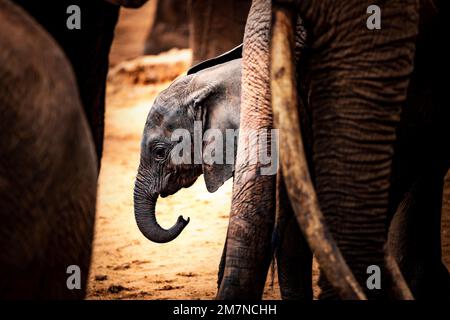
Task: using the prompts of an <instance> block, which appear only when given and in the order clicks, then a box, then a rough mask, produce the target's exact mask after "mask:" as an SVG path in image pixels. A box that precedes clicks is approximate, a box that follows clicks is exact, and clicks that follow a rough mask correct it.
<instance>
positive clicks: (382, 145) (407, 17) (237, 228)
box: [218, 0, 445, 299]
mask: <svg viewBox="0 0 450 320" xmlns="http://www.w3.org/2000/svg"><path fill="white" fill-rule="evenodd" d="M291 3H292V2H291ZM370 5H372V3H371V2H370V1H347V2H346V3H345V4H343V3H339V4H338V3H336V2H334V1H309V2H305V1H298V2H295V8H296V10H297V12H298V14H299V16H300V17H302V19H303V20H304V24H305V27H306V30H307V33H308V42H307V47H308V50H305V51H304V52H303V53H302V57H301V59H300V62H299V64H298V68H300V70H301V74H300V75H301V77H300V80H299V84H300V87H301V88H302V89H305V92H306V94H305V92H303V91H302V90H299V91H298V92H297V93H300V94H299V97H300V99H299V102H300V105H301V106H303V109H302V110H300V113H302V112H304V113H306V115H308V116H309V117H308V118H309V119H311V122H310V125H309V127H308V124H307V125H306V127H305V126H303V129H302V130H303V131H306V132H310V137H311V144H312V150H311V154H310V155H307V157H306V158H308V157H311V159H312V162H311V164H310V169H311V176H312V179H313V182H314V186H315V189H316V191H317V202H316V198H315V195H314V194H312V193H305V191H312V190H311V189H310V188H309V190H307V189H308V188H306V189H305V188H302V187H301V186H302V185H304V181H306V180H307V178H306V180H304V179H305V177H307V176H308V175H303V176H301V177H303V179H300V178H301V177H300V176H299V175H295V173H297V174H298V173H301V172H303V173H304V171H302V170H294V171H292V168H295V167H296V164H295V161H292V159H296V160H297V159H299V158H298V157H297V156H298V155H297V154H295V155H294V154H293V153H292V152H293V149H289V148H287V146H289V144H287V143H286V141H287V139H288V138H289V136H288V135H291V136H299V135H300V132H299V131H298V130H294V129H295V127H298V123H297V124H296V125H295V126H294V127H285V126H282V130H281V133H280V134H281V136H282V137H281V139H282V140H283V141H284V142H283V144H281V149H280V157H281V160H282V161H281V162H282V164H283V166H282V167H283V172H285V173H284V178H285V180H286V186H287V191H288V194H289V197H290V200H291V202H292V206H293V209H294V211H295V212H296V214H298V213H302V212H303V213H305V212H306V213H307V216H306V218H305V220H303V223H305V222H306V223H308V222H309V223H310V224H309V226H311V229H308V228H306V230H305V229H303V231H304V232H306V233H307V234H308V233H309V235H310V236H311V238H310V239H309V240H310V243H309V244H310V245H311V246H312V247H313V248H314V249H315V254H316V256H318V257H321V256H322V257H324V259H323V260H322V261H320V262H321V267H322V269H323V270H324V271H325V274H326V275H327V279H326V278H325V277H324V276H323V275H322V277H321V287H322V297H323V298H334V297H336V296H337V295H338V294H339V295H340V296H341V297H344V298H360V299H361V298H364V296H367V297H369V298H384V297H385V296H386V291H385V290H383V289H381V290H368V288H367V287H366V279H367V277H368V275H367V273H366V270H367V268H368V267H369V266H371V265H376V266H379V267H380V268H382V269H384V268H383V266H384V262H385V259H384V255H385V252H384V250H383V247H384V245H385V242H386V236H387V231H388V223H387V221H389V218H390V216H391V215H392V214H393V212H395V210H396V208H397V207H398V203H399V202H400V199H401V196H398V195H397V197H395V196H394V193H395V191H396V190H400V188H399V189H397V187H396V186H397V184H396V182H392V181H391V178H392V179H395V177H396V173H395V172H393V169H392V168H394V170H395V164H394V166H393V158H394V150H395V149H396V130H397V128H398V124H399V123H400V120H401V117H400V111H401V108H402V106H405V101H406V97H407V94H408V86H409V82H410V78H411V77H410V76H411V73H412V71H413V63H414V57H415V49H416V37H417V35H418V33H419V17H420V19H421V22H422V23H424V25H425V26H424V27H423V28H426V27H427V25H428V26H429V23H430V21H429V20H427V19H426V18H425V17H426V15H427V14H426V13H423V11H421V14H420V15H419V3H418V1H413V0H411V1H390V2H386V3H383V4H382V5H380V7H381V12H382V27H381V29H380V30H369V29H368V28H367V27H366V20H367V18H368V15H367V14H366V10H367V8H368V7H369V6H370ZM423 8H425V9H426V6H424V7H423ZM437 8H439V5H438V6H437ZM290 9H291V10H293V9H294V8H293V7H291V8H290ZM288 11H289V10H288ZM430 13H431V14H432V15H434V19H438V18H437V17H436V13H435V12H434V13H433V11H430ZM271 18H272V15H271V5H270V1H264V0H255V1H253V4H252V8H251V10H250V14H249V18H248V21H247V26H246V32H245V38H244V53H243V70H242V74H243V78H242V79H243V81H242V106H241V129H242V128H243V127H247V128H253V129H255V128H256V129H258V128H273V115H272V109H271V95H270V90H269V87H268V83H269V79H270V74H269V41H270V34H271V30H270V25H271ZM422 31H423V29H421V32H422ZM421 34H423V33H421ZM418 43H420V42H418ZM418 43H417V45H418ZM424 50H425V49H424ZM419 52H420V51H419ZM422 52H424V51H422ZM423 62H424V61H422V63H423ZM280 70H281V71H280V73H278V74H275V77H283V75H284V73H285V72H286V70H285V69H283V70H282V69H280ZM423 81H424V80H423ZM431 86H433V88H434V89H435V90H436V94H437V97H440V95H441V96H443V91H440V90H439V88H441V86H442V85H440V84H438V83H435V84H431ZM433 96H436V95H433ZM272 98H273V97H272ZM438 99H439V101H445V100H442V99H440V98H438ZM305 101H306V103H305ZM295 112H297V111H295ZM280 121H281V120H280ZM294 124H295V122H294ZM280 125H282V123H281V124H280ZM297 129H298V128H297ZM283 135H284V138H283ZM442 137H444V135H443V136H442ZM291 141H292V140H291ZM295 142H296V143H300V142H301V140H300V141H299V140H298V139H297V140H296V141H295ZM240 146H241V144H240V143H239V146H238V158H237V163H236V173H235V181H234V188H233V202H232V210H231V217H230V226H229V230H228V238H227V239H228V240H227V241H228V248H227V253H226V262H225V272H224V277H223V279H222V283H221V286H220V289H219V292H218V298H220V299H232V298H241V299H242V298H260V297H261V294H262V289H263V285H264V280H265V277H266V272H267V267H268V261H269V260H270V259H269V254H270V234H271V230H272V228H273V221H274V213H273V211H274V210H273V207H274V197H273V193H270V192H262V190H265V191H267V190H270V189H273V188H274V184H275V180H274V178H273V177H267V176H262V175H260V174H259V172H260V166H258V165H253V166H251V165H249V164H248V162H246V161H245V159H244V158H240V157H239V154H240V152H242V151H244V150H241V149H240V148H241V147H240ZM286 148H287V149H286ZM283 159H285V160H284V161H283ZM297 168H298V167H297ZM300 169H304V166H303V167H302V168H300ZM293 173H294V174H293ZM439 174H440V173H439ZM405 184H406V183H405ZM406 185H407V184H406ZM393 188H394V189H393ZM406 188H407V187H406ZM399 194H401V191H399ZM248 199H252V201H251V202H250V201H248ZM318 210H321V211H322V212H323V214H324V217H325V221H326V225H328V226H329V227H330V230H331V234H332V236H333V238H334V239H335V240H336V243H337V247H338V248H339V249H340V252H341V253H342V256H343V258H344V259H345V261H346V262H347V263H348V266H349V267H350V269H351V271H352V273H353V275H354V276H355V280H356V282H355V281H352V276H351V274H349V273H348V272H347V271H348V269H346V266H345V264H344V263H343V261H340V262H342V263H336V262H335V263H330V262H331V261H332V259H329V258H330V253H331V256H332V257H331V258H335V259H337V260H335V261H338V260H339V252H337V251H336V250H334V249H336V247H334V245H333V243H332V242H330V241H329V240H330V238H329V237H328V236H327V235H326V233H325V237H322V238H320V237H318V235H324V233H323V232H324V230H325V229H324V227H323V224H321V223H320V222H321V220H320V216H314V215H313V214H312V213H314V212H316V211H318ZM432 215H433V216H434V214H432ZM303 217H304V216H303ZM311 218H312V219H313V220H311ZM308 219H309V221H308ZM300 220H302V219H300ZM430 220H435V219H430ZM311 222H312V224H311ZM434 226H435V225H434ZM434 226H433V227H430V228H431V229H429V230H430V232H431V230H432V229H433V230H434V231H436V228H435V227H434ZM302 228H305V225H303V226H302ZM438 233H439V231H438ZM314 237H316V238H314ZM319 240H323V241H325V242H324V243H323V242H320V241H319ZM433 241H434V240H433ZM324 244H325V245H326V246H324ZM434 247H435V246H434ZM330 249H332V250H331V251H330ZM336 272H341V273H340V274H341V275H343V277H336ZM337 275H339V273H337ZM330 281H331V282H332V284H333V286H334V287H335V288H337V289H338V290H337V291H335V290H334V289H333V286H331V285H330ZM358 287H359V288H358ZM360 288H364V290H363V291H362V290H360ZM382 288H384V285H382ZM346 290H347V291H346Z"/></svg>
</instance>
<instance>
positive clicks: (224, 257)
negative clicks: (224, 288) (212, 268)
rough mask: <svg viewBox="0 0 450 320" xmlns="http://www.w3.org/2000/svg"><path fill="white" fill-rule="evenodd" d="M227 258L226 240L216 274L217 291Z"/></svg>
mask: <svg viewBox="0 0 450 320" xmlns="http://www.w3.org/2000/svg"><path fill="white" fill-rule="evenodd" d="M226 256H227V240H225V245H224V246H223V251H222V255H221V256H220V262H219V271H218V272H217V289H219V288H220V283H221V282H222V279H223V273H224V271H225V259H226Z"/></svg>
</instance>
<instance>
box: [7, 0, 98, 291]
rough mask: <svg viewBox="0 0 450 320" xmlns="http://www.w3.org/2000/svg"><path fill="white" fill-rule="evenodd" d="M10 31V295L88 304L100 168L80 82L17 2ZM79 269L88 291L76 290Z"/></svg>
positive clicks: (11, 9) (9, 16) (11, 12)
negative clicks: (71, 271)
mask: <svg viewBox="0 0 450 320" xmlns="http://www.w3.org/2000/svg"><path fill="white" fill-rule="evenodd" d="M0 25H1V27H0V47H1V48H2V49H1V50H0V108H1V110H0V113H1V115H2V116H1V117H0V218H1V220H2V223H1V226H0V251H1V253H2V254H1V255H0V272H1V274H2V277H1V278H0V297H1V298H2V299H80V298H83V297H84V295H85V292H86V281H87V276H88V271H89V264H90V259H91V247H92V237H93V224H94V218H95V199H96V187H97V173H98V172H97V169H96V158H95V149H94V145H93V143H92V138H91V137H90V133H89V129H88V124H87V121H86V119H85V116H84V114H83V108H82V106H81V103H80V100H79V96H78V92H77V90H76V82H75V77H74V75H73V73H72V70H71V67H70V64H69V62H68V61H67V60H66V58H65V56H64V54H63V52H62V51H61V50H60V48H59V47H58V46H57V44H56V43H55V42H54V40H53V39H51V37H50V36H49V35H48V34H47V33H46V32H45V31H44V30H43V28H42V27H40V26H39V25H37V23H36V22H35V21H34V20H33V19H32V18H31V17H29V16H28V15H27V14H26V13H25V12H24V11H23V10H22V9H21V8H19V7H18V6H16V5H13V4H12V3H11V2H9V1H7V0H1V1H0ZM18 39H20V41H18ZM70 265H78V266H79V267H80V271H81V289H80V290H69V289H68V287H67V285H66V280H67V277H68V274H67V273H66V270H67V268H68V267H69V266H70Z"/></svg>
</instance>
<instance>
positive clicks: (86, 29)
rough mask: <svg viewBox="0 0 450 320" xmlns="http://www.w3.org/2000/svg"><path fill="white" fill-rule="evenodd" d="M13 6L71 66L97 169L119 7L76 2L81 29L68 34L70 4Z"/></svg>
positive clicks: (95, 0)
mask: <svg viewBox="0 0 450 320" xmlns="http://www.w3.org/2000/svg"><path fill="white" fill-rule="evenodd" d="M14 2H16V3H17V4H19V5H20V6H22V7H23V8H24V9H25V10H26V11H27V12H28V13H29V14H30V15H31V16H33V18H35V19H36V20H37V21H38V22H39V23H40V24H41V25H42V26H43V27H44V28H45V29H46V30H47V32H49V33H50V34H51V35H52V37H53V38H54V39H55V40H56V42H57V43H58V44H59V45H60V46H61V48H62V49H63V51H64V52H65V54H66V55H67V58H68V59H69V61H70V62H71V64H72V68H73V70H74V72H75V77H76V79H77V84H78V88H79V91H80V97H81V102H82V104H83V107H84V111H85V113H86V117H87V119H88V123H89V126H90V128H91V133H92V137H93V139H94V143H95V147H96V151H97V157H98V166H99V167H100V160H101V157H102V152H103V135H104V115H105V89H106V76H107V73H108V65H109V59H108V57H109V51H110V48H111V44H112V40H113V37H114V28H115V25H116V23H117V20H118V17H119V9H120V7H119V6H116V5H113V4H110V3H108V2H106V1H104V0H81V1H78V3H77V5H79V7H80V10H81V29H80V30H69V29H68V28H67V27H66V19H67V18H68V17H69V15H67V14H64V13H65V12H66V10H67V7H69V6H70V5H72V4H73V1H70V0H60V1H56V2H55V1H52V0H42V1H28V0H14Z"/></svg>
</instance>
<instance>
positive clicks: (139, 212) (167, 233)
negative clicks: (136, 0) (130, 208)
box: [134, 176, 189, 243]
mask: <svg viewBox="0 0 450 320" xmlns="http://www.w3.org/2000/svg"><path fill="white" fill-rule="evenodd" d="M145 190H146V188H145V187H144V183H143V182H142V180H141V178H140V177H139V176H138V177H137V178H136V183H135V187H134V215H135V218H136V223H137V225H138V227H139V230H140V231H141V232H142V234H143V235H144V236H145V237H146V238H147V239H149V240H150V241H153V242H156V243H166V242H170V241H172V240H173V239H175V238H176V237H178V235H179V234H180V233H181V231H183V229H184V228H185V227H186V225H187V224H188V223H189V218H188V219H187V220H185V219H184V218H183V216H179V217H178V220H177V222H176V223H175V225H174V226H173V227H171V228H170V229H167V230H166V229H164V228H162V227H161V226H160V225H159V224H158V222H157V221H156V215H155V207H156V201H157V199H158V193H156V192H152V193H149V192H146V191H145Z"/></svg>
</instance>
